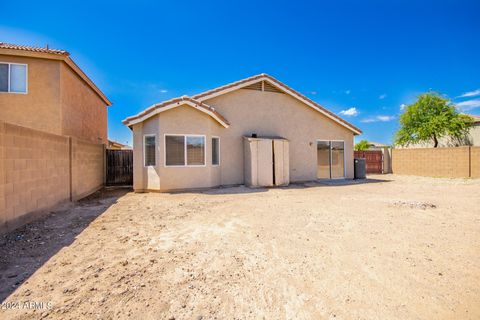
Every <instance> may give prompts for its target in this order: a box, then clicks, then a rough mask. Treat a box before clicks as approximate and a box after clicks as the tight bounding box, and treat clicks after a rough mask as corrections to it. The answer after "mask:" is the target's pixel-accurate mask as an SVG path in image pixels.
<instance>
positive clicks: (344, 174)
mask: <svg viewBox="0 0 480 320" xmlns="http://www.w3.org/2000/svg"><path fill="white" fill-rule="evenodd" d="M319 141H326V142H343V177H336V178H332V144H331V143H330V144H329V146H330V148H329V150H328V151H329V153H328V156H329V157H330V160H329V162H330V178H329V179H330V180H336V179H345V178H346V177H347V157H346V152H345V140H330V139H317V141H316V144H315V152H317V148H318V142H319ZM317 166H318V156H317ZM317 179H318V178H317Z"/></svg>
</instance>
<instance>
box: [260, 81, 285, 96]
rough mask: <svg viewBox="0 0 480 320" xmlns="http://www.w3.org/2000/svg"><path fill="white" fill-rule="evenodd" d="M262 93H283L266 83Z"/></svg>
mask: <svg viewBox="0 0 480 320" xmlns="http://www.w3.org/2000/svg"><path fill="white" fill-rule="evenodd" d="M263 91H269V92H276V93H284V92H283V91H282V90H280V89H278V88H277V87H274V86H272V85H271V84H270V83H268V82H266V81H264V84H263Z"/></svg>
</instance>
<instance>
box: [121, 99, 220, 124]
mask: <svg viewBox="0 0 480 320" xmlns="http://www.w3.org/2000/svg"><path fill="white" fill-rule="evenodd" d="M186 101H188V102H191V103H193V104H194V105H195V107H197V108H199V109H200V111H202V112H209V113H213V114H214V115H215V116H216V117H217V118H218V119H219V120H220V122H223V123H224V124H226V125H227V126H228V125H229V123H228V120H227V119H225V117H224V116H222V115H221V114H220V113H219V112H218V111H216V110H215V108H213V107H210V106H209V105H207V104H205V103H203V102H200V101H197V100H196V99H193V98H190V97H187V96H183V97H179V98H173V99H170V100H166V101H163V102H161V103H157V104H155V105H153V106H151V107H150V108H147V109H145V110H144V111H142V112H140V113H138V114H136V115H134V116H132V117H128V118H126V119H125V120H123V121H122V122H123V124H125V125H127V126H130V125H131V122H132V121H135V120H138V119H141V118H142V117H144V116H146V115H148V114H149V113H152V112H153V111H155V110H157V109H161V108H165V107H167V106H170V105H172V104H175V103H177V104H178V105H179V106H180V105H181V103H182V102H186Z"/></svg>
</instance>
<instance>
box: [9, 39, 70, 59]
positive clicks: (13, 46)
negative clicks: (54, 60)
mask: <svg viewBox="0 0 480 320" xmlns="http://www.w3.org/2000/svg"><path fill="white" fill-rule="evenodd" d="M0 48H3V49H13V50H23V51H31V52H43V53H52V54H60V55H65V56H68V55H70V53H68V52H67V51H65V50H57V49H50V48H48V47H47V48H41V47H32V46H21V45H16V44H11V43H5V42H0Z"/></svg>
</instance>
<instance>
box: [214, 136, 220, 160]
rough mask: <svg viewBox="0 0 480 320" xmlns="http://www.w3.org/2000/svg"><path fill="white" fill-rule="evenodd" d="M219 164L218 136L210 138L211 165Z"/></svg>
mask: <svg viewBox="0 0 480 320" xmlns="http://www.w3.org/2000/svg"><path fill="white" fill-rule="evenodd" d="M219 164H220V138H217V137H214V138H212V165H214V166H218V165H219Z"/></svg>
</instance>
